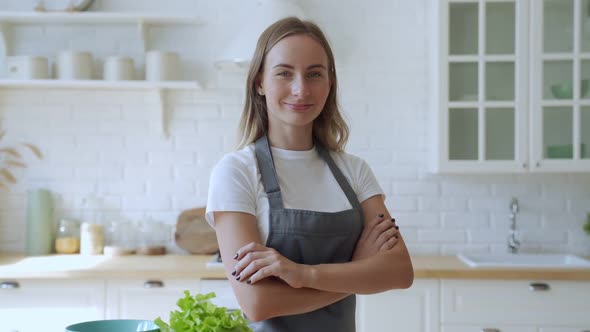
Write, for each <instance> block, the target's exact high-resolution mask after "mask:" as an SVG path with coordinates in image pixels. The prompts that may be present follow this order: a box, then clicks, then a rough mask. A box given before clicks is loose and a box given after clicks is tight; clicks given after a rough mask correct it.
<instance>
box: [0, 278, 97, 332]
mask: <svg viewBox="0 0 590 332" xmlns="http://www.w3.org/2000/svg"><path fill="white" fill-rule="evenodd" d="M104 303H105V285H104V282H103V281H93V280H18V281H16V280H11V281H8V280H4V281H0V332H7V331H10V332H13V331H19V332H38V331H63V330H65V328H66V326H68V325H71V324H75V323H79V322H84V321H90V320H98V319H103V318H104Z"/></svg>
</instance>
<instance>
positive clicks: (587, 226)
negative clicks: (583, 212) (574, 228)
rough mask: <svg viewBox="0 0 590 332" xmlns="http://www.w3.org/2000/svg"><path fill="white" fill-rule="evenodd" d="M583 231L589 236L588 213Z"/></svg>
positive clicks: (589, 222)
mask: <svg viewBox="0 0 590 332" xmlns="http://www.w3.org/2000/svg"><path fill="white" fill-rule="evenodd" d="M584 231H585V232H586V234H588V235H590V212H589V213H588V215H587V216H586V222H585V223H584Z"/></svg>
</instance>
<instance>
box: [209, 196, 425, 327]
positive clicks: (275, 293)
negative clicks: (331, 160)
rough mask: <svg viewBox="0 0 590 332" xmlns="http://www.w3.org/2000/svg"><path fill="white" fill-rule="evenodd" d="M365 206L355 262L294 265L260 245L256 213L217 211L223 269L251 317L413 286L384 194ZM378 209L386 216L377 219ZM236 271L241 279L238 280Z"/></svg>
mask: <svg viewBox="0 0 590 332" xmlns="http://www.w3.org/2000/svg"><path fill="white" fill-rule="evenodd" d="M362 208H363V211H364V219H365V228H364V230H363V234H362V235H361V238H360V239H359V241H358V243H357V247H356V249H355V253H354V256H353V261H352V262H348V263H340V264H320V265H313V266H312V265H302V264H296V263H294V262H292V261H289V260H288V259H286V258H284V257H283V256H281V255H280V254H279V253H277V252H276V251H274V250H273V249H269V248H266V247H264V246H262V245H261V244H260V243H261V239H260V234H259V233H258V229H257V227H256V217H254V216H253V215H250V214H247V213H240V212H215V220H216V226H215V229H216V232H217V239H218V241H219V248H220V251H221V256H222V258H223V262H224V266H225V270H226V272H227V274H228V279H229V280H230V284H231V286H232V288H233V290H234V293H235V294H236V297H237V299H238V302H239V303H240V306H241V308H242V310H243V311H244V313H245V314H246V315H247V316H248V318H250V319H251V320H254V321H258V320H265V319H268V318H272V317H277V316H285V315H294V314H300V313H305V312H309V311H313V310H316V309H319V308H322V307H324V306H326V305H329V304H332V303H334V302H337V301H339V300H341V299H343V298H344V297H346V296H348V295H350V294H357V293H358V294H371V293H377V292H381V291H384V290H389V289H396V288H408V287H410V286H411V284H412V282H413V279H414V276H413V268H412V263H411V261H410V257H409V254H408V251H407V248H406V246H405V244H404V241H403V239H402V237H401V235H400V234H399V232H397V231H396V230H395V229H394V228H393V226H394V224H393V223H392V222H391V220H390V219H391V216H390V215H389V213H388V212H387V209H386V208H385V204H384V202H383V197H382V196H380V195H378V196H373V197H371V198H369V199H367V200H365V201H364V202H363V203H362ZM379 214H382V215H383V217H377V218H376V217H375V216H377V215H379ZM235 254H237V257H235ZM232 273H233V274H232ZM238 276H239V277H240V280H236V278H237V277H238ZM247 281H249V282H250V283H247Z"/></svg>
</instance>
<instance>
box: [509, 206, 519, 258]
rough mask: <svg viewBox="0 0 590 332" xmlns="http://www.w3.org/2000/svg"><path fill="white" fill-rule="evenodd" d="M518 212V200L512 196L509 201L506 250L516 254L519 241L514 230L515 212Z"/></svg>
mask: <svg viewBox="0 0 590 332" xmlns="http://www.w3.org/2000/svg"><path fill="white" fill-rule="evenodd" d="M517 213H518V200H517V199H516V198H514V197H512V200H511V201H510V215H509V217H510V229H509V231H508V234H509V235H508V252H509V253H511V254H517V253H518V249H519V248H520V242H519V241H518V240H517V232H516V214H517Z"/></svg>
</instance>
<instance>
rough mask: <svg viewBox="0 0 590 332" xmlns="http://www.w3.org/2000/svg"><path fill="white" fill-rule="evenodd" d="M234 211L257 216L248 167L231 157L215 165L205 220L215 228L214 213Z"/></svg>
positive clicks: (226, 157)
mask: <svg viewBox="0 0 590 332" xmlns="http://www.w3.org/2000/svg"><path fill="white" fill-rule="evenodd" d="M219 211H234V212H245V213H249V214H252V215H256V195H255V190H254V186H253V184H252V183H251V181H250V180H249V176H248V167H247V165H245V164H244V163H243V162H241V161H240V160H238V159H236V158H234V157H232V156H231V155H228V156H225V157H224V158H223V159H222V160H221V161H219V162H218V163H217V165H215V167H214V168H213V171H212V172H211V178H210V179H209V193H208V196H207V210H206V214H205V218H206V219H207V222H208V223H209V225H211V226H212V227H215V220H214V215H213V212H219Z"/></svg>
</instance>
